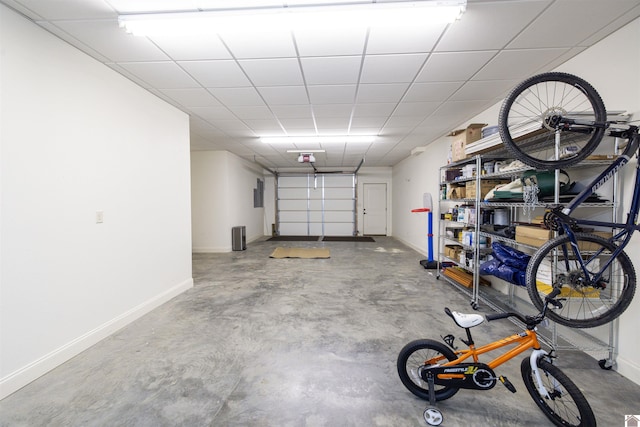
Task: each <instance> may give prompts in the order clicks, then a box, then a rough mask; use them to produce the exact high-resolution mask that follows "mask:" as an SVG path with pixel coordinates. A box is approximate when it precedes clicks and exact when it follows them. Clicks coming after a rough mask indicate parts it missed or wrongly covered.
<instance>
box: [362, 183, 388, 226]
mask: <svg viewBox="0 0 640 427" xmlns="http://www.w3.org/2000/svg"><path fill="white" fill-rule="evenodd" d="M363 192H364V195H363V199H362V207H363V211H362V214H363V224H362V233H363V234H365V235H376V236H386V235H387V184H367V183H365V184H363Z"/></svg>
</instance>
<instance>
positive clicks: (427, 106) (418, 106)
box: [393, 101, 441, 117]
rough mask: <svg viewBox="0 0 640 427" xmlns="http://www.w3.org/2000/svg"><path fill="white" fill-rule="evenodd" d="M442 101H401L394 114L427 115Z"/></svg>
mask: <svg viewBox="0 0 640 427" xmlns="http://www.w3.org/2000/svg"><path fill="white" fill-rule="evenodd" d="M440 104H441V103H440V102H438V101H435V102H401V103H400V104H398V107H397V108H396V110H395V111H394V112H393V115H394V116H422V117H426V116H428V115H429V114H431V113H432V112H434V111H435V109H436V108H438V106H439V105H440Z"/></svg>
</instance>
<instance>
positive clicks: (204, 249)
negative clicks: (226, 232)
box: [191, 245, 231, 254]
mask: <svg viewBox="0 0 640 427" xmlns="http://www.w3.org/2000/svg"><path fill="white" fill-rule="evenodd" d="M191 252H193V253H194V254H217V253H224V252H231V245H229V246H219V247H215V248H213V247H200V248H197V247H194V248H192V249H191Z"/></svg>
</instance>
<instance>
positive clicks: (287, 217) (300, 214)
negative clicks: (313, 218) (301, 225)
mask: <svg viewBox="0 0 640 427" xmlns="http://www.w3.org/2000/svg"><path fill="white" fill-rule="evenodd" d="M280 222H307V211H280Z"/></svg>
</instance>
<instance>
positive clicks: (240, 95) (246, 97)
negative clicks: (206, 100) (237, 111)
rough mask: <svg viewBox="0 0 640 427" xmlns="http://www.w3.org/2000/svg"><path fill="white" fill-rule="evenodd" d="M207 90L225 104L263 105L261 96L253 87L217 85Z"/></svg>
mask: <svg viewBox="0 0 640 427" xmlns="http://www.w3.org/2000/svg"><path fill="white" fill-rule="evenodd" d="M209 92H211V93H212V94H213V95H214V96H215V97H216V98H217V99H218V100H219V101H220V102H221V103H223V104H224V105H227V106H239V105H247V106H252V105H253V106H259V105H265V104H264V101H263V100H262V97H261V96H260V94H259V93H258V91H257V90H256V89H255V88H253V87H218V88H210V89H209Z"/></svg>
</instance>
